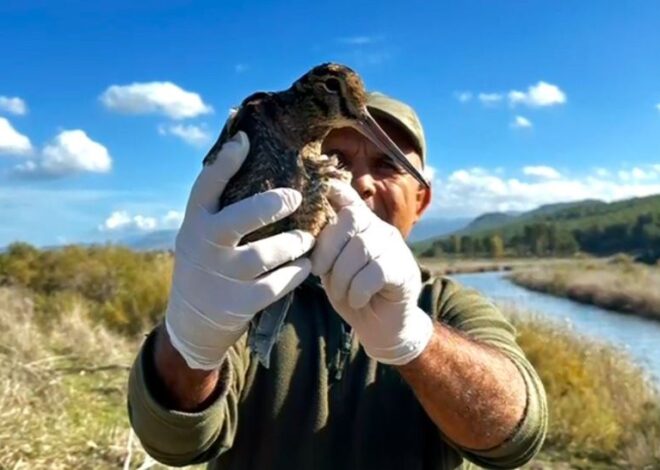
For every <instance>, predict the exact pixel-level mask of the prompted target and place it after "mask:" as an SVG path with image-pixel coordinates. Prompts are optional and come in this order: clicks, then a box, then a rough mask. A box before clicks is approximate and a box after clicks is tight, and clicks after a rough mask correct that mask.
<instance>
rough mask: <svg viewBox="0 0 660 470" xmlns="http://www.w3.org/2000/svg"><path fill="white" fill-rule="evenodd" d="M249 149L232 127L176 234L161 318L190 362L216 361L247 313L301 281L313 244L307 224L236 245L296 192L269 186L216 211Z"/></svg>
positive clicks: (293, 202)
mask: <svg viewBox="0 0 660 470" xmlns="http://www.w3.org/2000/svg"><path fill="white" fill-rule="evenodd" d="M248 151H249V142H248V138H247V135H245V133H243V132H239V133H238V134H237V135H236V136H234V138H233V139H232V140H231V141H229V142H227V143H226V144H225V145H223V147H222V149H221V150H220V153H219V154H218V156H217V158H216V159H215V162H214V163H213V164H211V165H208V166H206V167H204V169H203V170H202V172H201V173H200V175H199V176H198V177H197V180H196V181H195V184H194V186H193V188H192V191H191V193H190V198H189V200H188V205H187V208H186V215H185V218H184V220H183V224H182V226H181V229H180V230H179V233H178V235H177V237H176V248H175V258H174V260H175V265H174V277H173V281H172V290H171V293H170V298H169V303H168V305H167V311H166V315H165V324H166V327H167V332H168V333H169V336H170V341H171V342H172V345H173V346H174V347H175V348H176V349H177V350H178V351H179V353H181V355H182V356H183V358H184V359H185V361H186V363H187V364H188V366H189V367H191V368H193V369H205V370H211V369H215V368H217V367H219V366H220V364H221V363H222V359H223V356H224V354H225V353H226V352H227V350H228V349H229V347H230V346H231V345H232V344H234V343H235V342H236V341H237V340H238V338H240V336H241V335H242V334H243V333H244V332H245V331H246V329H247V327H248V324H249V322H250V320H251V319H252V317H253V316H254V315H255V314H256V313H257V312H259V311H261V310H262V309H264V308H265V307H267V306H268V305H270V304H272V303H273V302H275V301H276V300H278V299H280V298H281V297H283V296H284V295H286V294H287V293H288V292H290V291H291V290H293V289H294V288H295V287H297V286H298V285H299V284H300V283H302V282H303V281H304V280H305V278H306V277H307V276H308V274H309V272H310V269H311V263H310V261H309V259H307V258H301V256H302V255H303V254H305V253H306V252H307V251H308V250H310V249H311V247H312V246H313V245H314V237H313V236H312V235H311V234H310V233H308V232H304V231H301V230H293V231H290V232H285V233H281V234H278V235H274V236H272V237H269V238H265V239H262V240H259V241H256V242H253V243H248V244H245V245H241V246H238V242H239V241H240V240H241V238H242V237H243V236H245V235H246V234H248V233H250V232H253V231H255V230H257V229H259V228H261V227H263V226H265V225H268V224H270V223H273V222H275V221H277V220H280V219H283V218H284V217H286V216H288V215H289V214H291V213H293V212H294V211H295V210H296V209H297V208H298V206H299V205H300V202H301V200H302V196H301V194H300V193H299V192H298V191H296V190H294V189H288V188H280V189H273V190H270V191H266V192H263V193H260V194H256V195H254V196H252V197H249V198H246V199H244V200H242V201H239V202H237V203H235V204H232V205H229V206H227V207H225V208H223V209H222V210H220V211H219V212H218V200H219V198H220V195H221V194H222V191H223V190H224V188H225V186H226V184H227V181H229V179H230V178H231V177H232V176H233V175H234V174H235V173H236V171H238V169H239V168H240V166H241V164H242V163H243V161H244V160H245V157H246V156H247V154H248ZM275 268H277V269H275Z"/></svg>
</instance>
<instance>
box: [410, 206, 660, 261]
mask: <svg viewBox="0 0 660 470" xmlns="http://www.w3.org/2000/svg"><path fill="white" fill-rule="evenodd" d="M454 233H455V234H456V235H460V236H461V237H467V238H471V239H472V240H469V239H467V238H466V240H465V244H464V243H458V244H456V243H452V242H451V241H450V240H449V237H448V235H445V236H438V237H435V238H433V239H430V240H424V242H420V243H416V244H414V245H413V248H414V249H415V250H416V251H417V252H420V253H421V252H423V251H426V250H428V249H429V248H430V247H432V246H435V245H436V244H439V245H440V246H441V247H442V249H443V250H452V247H453V249H456V247H457V246H460V247H461V248H460V249H461V251H464V250H468V251H467V253H470V250H472V251H473V252H475V251H476V252H479V251H478V250H483V249H485V248H484V247H485V246H486V245H487V243H486V241H487V240H488V239H489V238H490V237H492V236H494V235H498V236H499V237H500V238H501V239H502V241H503V242H504V247H505V249H506V250H508V251H509V252H512V253H516V254H521V255H525V254H530V253H531V254H535V255H545V254H549V253H557V251H558V250H562V252H563V253H564V254H570V253H572V252H574V251H575V250H581V251H585V252H588V253H593V254H608V253H615V252H628V253H633V254H640V253H647V252H653V253H655V252H656V251H658V250H660V195H654V196H647V197H642V198H631V199H625V200H621V201H615V202H610V203H606V202H603V201H599V200H594V199H588V200H583V201H577V202H568V203H559V204H548V205H544V206H540V207H538V208H536V209H533V210H531V211H527V212H523V213H521V214H518V215H514V216H511V215H507V214H502V213H492V214H484V215H482V216H479V217H477V218H476V219H475V220H473V221H472V222H471V223H470V224H468V226H467V227H465V229H463V230H460V231H457V232H454ZM558 247H559V248H558ZM449 252H452V251H449Z"/></svg>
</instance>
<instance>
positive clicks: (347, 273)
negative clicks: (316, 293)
mask: <svg viewBox="0 0 660 470" xmlns="http://www.w3.org/2000/svg"><path fill="white" fill-rule="evenodd" d="M369 260H370V257H369V253H368V250H367V247H366V246H365V244H364V240H363V238H361V237H360V236H359V235H357V236H355V237H353V238H351V240H350V241H349V242H348V243H347V244H346V246H345V247H344V249H343V250H342V251H341V253H340V254H339V256H338V257H337V260H336V261H335V264H334V266H333V267H332V270H331V271H330V273H329V274H330V290H329V292H328V294H329V295H330V296H331V297H332V298H333V299H337V300H339V299H345V297H346V295H347V294H348V287H349V286H350V285H351V281H352V280H353V277H354V276H355V275H356V274H357V273H358V272H359V271H360V270H361V269H362V268H363V267H364V266H366V265H367V263H369Z"/></svg>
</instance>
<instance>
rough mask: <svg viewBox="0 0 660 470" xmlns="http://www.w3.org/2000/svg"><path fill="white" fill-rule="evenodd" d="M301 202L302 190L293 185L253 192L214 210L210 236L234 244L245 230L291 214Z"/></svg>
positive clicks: (221, 242)
mask: <svg viewBox="0 0 660 470" xmlns="http://www.w3.org/2000/svg"><path fill="white" fill-rule="evenodd" d="M301 202H302V194H300V192H299V191H296V190H295V189H292V188H277V189H271V190H269V191H264V192H262V193H258V194H255V195H253V196H250V197H248V198H246V199H243V200H242V201H238V202H235V203H234V204H231V205H229V206H227V207H224V208H223V209H222V210H221V211H220V212H218V213H217V214H215V215H214V216H213V223H212V224H211V227H210V230H212V233H211V234H209V238H211V239H213V240H215V242H216V243H218V244H220V245H224V246H235V245H237V244H238V242H239V241H240V240H241V238H243V237H244V236H245V235H247V234H248V233H250V232H254V231H255V230H257V229H259V228H261V227H265V226H266V225H269V224H272V223H273V222H277V221H278V220H281V219H283V218H285V217H286V216H288V215H290V214H292V213H293V212H295V210H296V209H297V208H298V206H300V203H301Z"/></svg>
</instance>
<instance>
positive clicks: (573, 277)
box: [511, 255, 660, 320]
mask: <svg viewBox="0 0 660 470" xmlns="http://www.w3.org/2000/svg"><path fill="white" fill-rule="evenodd" d="M511 280H512V281H513V282H515V283H516V284H519V285H521V286H523V287H527V288H529V289H533V290H538V291H541V292H547V293H550V294H555V295H558V296H562V297H568V298H570V299H572V300H575V301H578V302H582V303H588V304H594V305H598V306H599V307H603V308H608V309H612V310H618V311H621V312H628V313H634V314H637V315H643V316H647V317H649V318H655V319H659V320H660V267H651V266H646V265H642V264H636V263H633V262H632V261H630V259H628V258H627V257H626V256H625V255H618V256H617V257H615V258H613V259H612V260H610V261H609V262H607V263H604V262H601V261H596V260H593V261H582V262H570V263H559V264H553V265H542V266H540V267H535V268H530V269H521V270H518V271H514V272H513V273H512V275H511Z"/></svg>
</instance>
